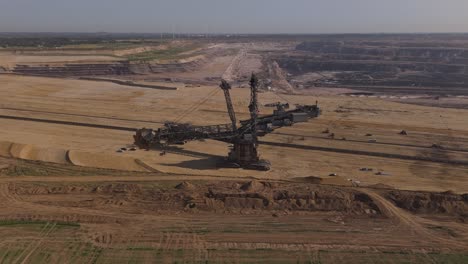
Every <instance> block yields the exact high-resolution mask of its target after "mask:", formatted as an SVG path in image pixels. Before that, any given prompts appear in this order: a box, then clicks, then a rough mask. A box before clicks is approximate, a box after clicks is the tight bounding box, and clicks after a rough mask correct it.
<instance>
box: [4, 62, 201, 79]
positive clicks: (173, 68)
mask: <svg viewBox="0 0 468 264" xmlns="http://www.w3.org/2000/svg"><path fill="white" fill-rule="evenodd" d="M203 63H204V61H203V60H197V61H191V62H185V63H164V64H158V63H130V62H128V61H119V62H115V63H114V62H113V63H93V64H84V63H80V64H61V65H60V64H43V65H42V64H41V65H24V64H18V65H16V66H15V67H14V68H13V69H12V70H11V71H10V72H12V73H16V74H24V75H35V76H54V77H73V76H112V75H131V74H151V73H165V72H186V71H191V70H194V69H196V68H198V67H200V66H201V65H202V64H203ZM0 72H8V71H7V69H5V68H0Z"/></svg>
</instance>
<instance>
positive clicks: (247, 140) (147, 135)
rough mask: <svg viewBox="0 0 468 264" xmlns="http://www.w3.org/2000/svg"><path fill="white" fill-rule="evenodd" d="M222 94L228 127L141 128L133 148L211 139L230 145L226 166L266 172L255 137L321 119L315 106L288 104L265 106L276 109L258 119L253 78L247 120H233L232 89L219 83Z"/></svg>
mask: <svg viewBox="0 0 468 264" xmlns="http://www.w3.org/2000/svg"><path fill="white" fill-rule="evenodd" d="M220 88H221V90H222V91H223V92H224V96H225V99H226V106H227V111H228V113H229V117H230V119H231V123H230V124H221V125H211V126H194V125H191V124H182V123H173V122H166V123H165V125H164V127H162V128H159V129H157V130H153V129H148V128H143V129H139V130H138V131H137V132H136V134H135V135H134V140H135V145H137V146H138V147H139V148H142V149H147V150H149V149H151V148H160V149H161V148H162V149H164V147H167V146H170V145H181V144H185V143H187V142H189V141H193V140H205V139H212V140H218V141H222V142H226V143H230V144H231V145H230V151H229V155H228V157H227V161H226V166H227V167H234V168H244V169H253V170H263V171H267V170H269V169H270V166H271V165H270V162H268V161H266V160H262V159H260V158H259V154H258V137H262V136H265V135H267V134H269V133H271V132H273V131H274V130H275V129H277V128H280V127H284V126H292V125H293V124H295V123H299V122H307V121H308V120H309V119H311V118H316V117H318V116H319V115H320V113H321V110H320V108H319V107H318V105H317V103H316V104H315V105H296V107H295V109H292V110H288V109H289V104H282V103H273V104H268V105H266V106H270V107H276V110H274V112H273V114H271V115H266V116H260V115H259V107H258V89H259V81H258V78H257V77H256V76H255V75H254V74H252V77H251V79H250V104H249V112H250V119H248V120H241V121H240V122H239V123H238V122H237V119H236V113H235V111H234V107H233V104H232V100H231V95H230V90H231V85H230V84H229V83H228V82H227V81H225V80H222V81H221V85H220Z"/></svg>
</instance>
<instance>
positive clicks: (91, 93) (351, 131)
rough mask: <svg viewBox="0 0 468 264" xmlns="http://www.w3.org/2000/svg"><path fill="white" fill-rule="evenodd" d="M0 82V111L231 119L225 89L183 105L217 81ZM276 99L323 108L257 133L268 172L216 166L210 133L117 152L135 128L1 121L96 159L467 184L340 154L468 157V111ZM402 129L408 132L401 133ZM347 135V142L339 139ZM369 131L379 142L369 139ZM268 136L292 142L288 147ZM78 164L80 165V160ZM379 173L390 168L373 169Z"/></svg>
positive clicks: (399, 162)
mask: <svg viewBox="0 0 468 264" xmlns="http://www.w3.org/2000/svg"><path fill="white" fill-rule="evenodd" d="M0 84H1V90H0V95H1V97H2V101H1V102H0V114H1V115H10V116H22V117H33V118H44V119H50V120H66V121H75V122H83V123H91V124H104V125H115V126H122V127H130V128H132V127H134V128H141V127H151V128H158V127H160V126H161V125H162V123H163V122H165V121H168V120H175V119H177V118H178V117H181V116H184V115H185V118H182V119H181V122H191V123H193V124H197V125H208V124H222V123H229V118H228V115H227V113H226V110H225V105H224V97H223V95H222V93H221V92H217V93H216V94H215V95H214V96H213V97H211V98H210V99H209V100H208V101H207V102H206V103H205V104H204V105H202V106H200V107H199V108H198V109H197V110H196V111H192V112H190V113H185V112H186V109H187V108H189V107H190V106H192V105H195V104H196V102H199V101H201V100H203V99H204V98H206V96H207V94H209V93H210V92H211V91H214V90H216V89H217V88H216V87H199V88H181V89H179V90H177V91H160V90H152V89H140V88H134V87H125V86H120V85H114V84H110V83H97V82H88V81H78V80H66V81H65V80H60V79H52V78H35V77H17V76H0ZM11 91H14V92H13V93H12V92H11ZM248 96H249V93H248V90H246V89H234V90H233V91H232V98H233V101H234V107H235V109H236V111H237V113H238V118H239V119H246V118H248V114H247V104H248ZM282 97H284V98H285V99H287V100H288V101H289V102H290V103H292V104H294V103H308V104H314V103H315V101H316V100H318V101H319V104H320V106H321V108H322V109H323V115H322V116H321V117H320V118H318V119H316V120H312V121H310V122H309V123H304V124H298V125H296V126H294V127H291V128H283V129H280V130H278V131H276V132H275V133H274V134H271V135H268V136H266V137H265V138H262V141H265V142H266V143H267V144H264V145H262V146H261V147H260V151H261V155H262V157H263V158H266V159H268V160H270V161H271V162H272V163H273V169H272V170H271V171H269V172H256V171H246V170H238V169H219V168H218V169H217V168H216V164H217V163H218V162H219V161H220V159H222V157H224V156H225V155H226V153H227V145H226V144H224V143H221V142H216V141H208V142H190V143H188V144H187V145H185V146H181V147H180V149H177V150H174V151H170V152H169V154H168V155H165V156H160V155H159V154H160V152H158V151H149V152H148V151H144V150H138V151H135V152H130V151H129V152H125V153H117V152H116V151H117V150H118V149H120V148H121V147H127V146H129V145H131V144H132V142H133V140H132V132H126V131H117V130H105V129H97V128H87V127H77V126H67V125H59V124H47V123H38V122H28V121H20V120H7V119H0V124H1V127H0V130H1V138H0V141H5V142H14V143H21V144H30V145H33V146H37V147H42V148H56V149H60V150H64V151H70V150H71V151H81V152H85V153H96V155H99V157H101V158H102V157H107V156H109V157H115V156H120V157H127V158H129V159H139V160H141V161H143V162H144V163H145V164H147V165H149V166H151V167H152V168H154V169H156V170H159V171H163V172H175V173H185V174H190V175H212V176H243V177H256V178H267V179H290V178H295V177H307V176H318V177H323V178H328V175H329V174H331V173H336V174H338V177H339V178H340V179H341V180H342V181H341V182H346V181H347V180H348V179H353V180H355V181H360V182H361V183H362V184H364V185H371V184H376V183H385V184H388V185H391V186H394V187H397V188H401V189H411V190H433V191H446V190H449V189H450V190H453V191H456V192H466V191H468V186H467V185H466V181H465V180H464V177H463V176H464V175H467V173H468V168H467V167H466V166H462V165H453V164H444V163H437V162H426V161H414V160H404V159H394V158H384V157H377V156H372V155H371V156H369V155H367V156H366V155H350V154H346V153H339V150H342V149H344V150H360V151H370V152H375V153H387V154H400V155H408V156H414V157H419V156H423V157H441V158H444V159H447V160H460V161H466V160H467V158H468V154H467V152H466V151H467V150H468V127H467V123H466V120H465V116H466V114H467V111H466V110H457V109H442V108H431V107H423V106H414V105H406V104H399V103H394V102H386V101H383V100H380V99H378V98H350V97H340V96H319V97H315V96H282ZM44 98H47V100H44ZM278 100H281V99H280V98H279V97H278V96H277V95H275V94H274V93H262V94H260V101H261V103H269V102H275V101H278ZM180 106H184V107H180ZM436 109H437V110H436ZM269 111H271V109H268V108H263V109H261V112H262V113H268V112H269ZM325 129H329V130H330V132H332V133H335V140H332V139H329V138H328V135H326V134H323V133H322V132H323V131H324V130H325ZM403 129H404V130H406V131H407V132H408V136H401V135H399V134H398V133H399V132H400V131H401V130H403ZM367 134H372V136H366V135H367ZM343 137H345V138H346V139H347V140H346V141H342V140H339V139H341V138H343ZM371 139H375V140H376V141H377V143H378V144H372V143H369V140H371ZM268 143H270V144H268ZM274 143H283V144H288V145H287V147H284V146H278V145H274ZM433 144H438V145H440V146H443V147H445V148H447V149H446V150H438V149H432V148H430V146H432V145H433ZM304 146H310V147H326V148H331V149H333V150H338V152H330V151H318V150H314V149H303V148H304ZM36 156H37V155H36ZM109 160H112V159H111V158H110V159H107V158H103V161H102V163H103V164H106V165H105V166H103V167H105V168H109V167H111V166H112V164H109ZM99 163H100V159H97V160H95V161H94V162H92V163H90V164H89V165H90V166H93V167H99ZM110 163H112V162H110ZM79 164H80V165H84V166H86V162H84V163H83V162H80V163H79ZM116 164H117V163H116ZM362 167H366V168H372V169H373V172H362V171H360V168H362ZM379 171H381V172H384V174H385V175H386V176H378V175H375V173H376V172H379Z"/></svg>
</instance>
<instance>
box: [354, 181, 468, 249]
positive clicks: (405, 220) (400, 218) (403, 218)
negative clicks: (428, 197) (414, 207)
mask: <svg viewBox="0 0 468 264" xmlns="http://www.w3.org/2000/svg"><path fill="white" fill-rule="evenodd" d="M359 191H361V192H363V193H365V194H367V195H368V196H369V197H370V198H371V199H372V200H373V201H374V203H375V204H376V205H377V206H378V207H379V209H380V211H381V212H382V214H384V215H385V216H387V217H388V218H390V219H391V220H393V221H395V222H397V224H398V225H399V226H400V227H406V228H409V229H410V230H412V231H413V232H415V234H417V235H419V236H421V237H426V238H427V239H429V240H432V241H434V242H436V243H440V244H441V245H446V246H448V247H450V246H452V247H456V248H462V249H466V247H467V245H466V244H465V243H462V242H458V241H455V240H450V239H446V238H443V237H440V236H439V235H436V234H434V233H432V232H430V231H429V230H428V229H427V228H425V227H424V225H423V224H424V223H425V222H426V223H427V220H422V219H420V218H419V217H418V216H415V215H412V214H410V213H408V212H406V211H404V210H403V209H400V208H398V207H397V206H395V205H394V204H393V203H392V202H390V201H389V200H387V199H385V198H384V197H382V196H381V195H379V194H377V193H376V192H374V191H372V190H369V189H364V188H363V189H359Z"/></svg>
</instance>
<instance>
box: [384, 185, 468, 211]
mask: <svg viewBox="0 0 468 264" xmlns="http://www.w3.org/2000/svg"><path fill="white" fill-rule="evenodd" d="M384 197H385V198H387V199H388V200H390V201H392V202H393V203H394V204H395V205H396V206H398V207H400V208H403V209H405V210H408V211H411V212H413V213H418V214H447V215H457V216H463V217H468V194H462V195H460V194H455V193H452V192H443V193H429V192H410V191H400V190H392V191H389V192H386V193H385V195H384Z"/></svg>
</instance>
